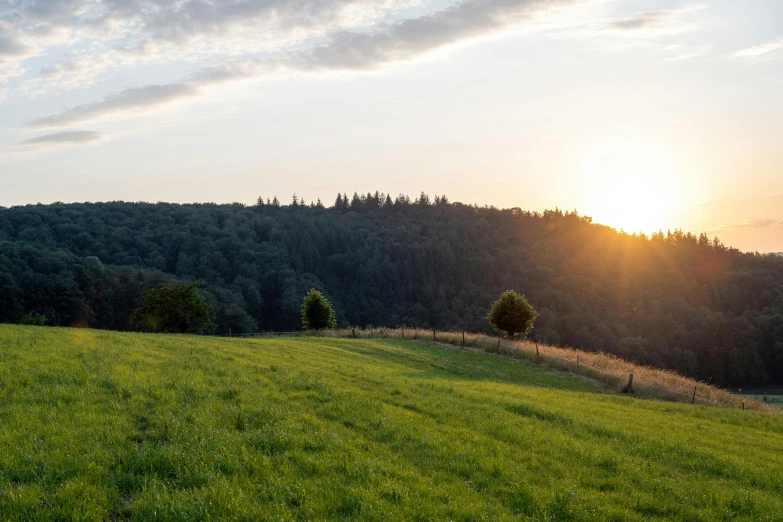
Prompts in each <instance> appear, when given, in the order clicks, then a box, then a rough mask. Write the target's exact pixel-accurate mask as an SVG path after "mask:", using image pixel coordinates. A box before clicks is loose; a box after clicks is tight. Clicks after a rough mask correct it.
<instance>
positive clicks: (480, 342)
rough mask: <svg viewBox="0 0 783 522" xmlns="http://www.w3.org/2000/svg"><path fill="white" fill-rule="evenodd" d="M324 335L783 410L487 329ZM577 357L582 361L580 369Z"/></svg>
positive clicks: (602, 356)
mask: <svg viewBox="0 0 783 522" xmlns="http://www.w3.org/2000/svg"><path fill="white" fill-rule="evenodd" d="M321 335H325V336H329V337H357V338H394V339H402V338H405V339H411V340H421V341H429V342H437V343H447V344H450V345H452V346H457V347H465V348H474V349H480V350H482V351H484V352H487V353H493V354H498V355H502V356H506V357H513V358H516V359H525V360H528V361H531V362H535V363H538V364H541V365H543V366H545V367H548V368H552V369H557V370H561V371H565V372H569V373H574V374H576V373H577V372H578V373H579V375H583V376H586V377H589V378H592V379H595V380H596V381H598V382H600V383H601V384H603V385H604V386H606V387H607V388H609V389H611V390H614V391H616V392H626V391H627V385H628V375H629V374H633V376H634V377H633V389H632V391H631V393H632V394H633V395H636V396H639V397H649V398H653V399H660V400H666V401H675V402H691V400H692V399H693V391H694V388H695V390H696V397H695V403H697V404H706V405H710V406H719V407H723V408H743V407H744V408H745V409H748V410H761V411H769V412H779V410H778V409H776V408H772V407H770V406H767V405H766V404H764V403H763V402H761V401H758V400H755V399H751V398H749V397H738V396H737V395H734V394H732V393H730V392H728V391H725V390H722V389H720V388H718V387H716V386H712V385H710V384H706V383H703V382H699V381H696V380H693V379H690V378H688V377H684V376H682V375H680V374H678V373H676V372H673V371H669V370H661V369H659V368H653V367H650V366H642V365H639V364H635V363H632V362H629V361H626V360H625V359H622V358H620V357H616V356H614V355H611V354H607V353H600V352H584V351H581V350H574V349H570V348H558V347H555V346H548V345H544V344H540V343H539V344H538V356H537V355H536V343H532V342H530V341H510V340H507V339H499V338H497V337H490V336H487V335H483V334H473V333H464V334H463V332H435V335H434V336H433V331H432V330H421V329H409V328H404V329H399V328H398V329H392V328H373V329H365V330H360V329H358V328H357V329H347V330H332V331H329V332H324V333H322V334H321ZM463 335H464V344H463ZM577 358H578V362H579V365H578V366H579V367H578V368H577ZM743 404H744V406H743Z"/></svg>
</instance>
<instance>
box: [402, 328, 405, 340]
mask: <svg viewBox="0 0 783 522" xmlns="http://www.w3.org/2000/svg"><path fill="white" fill-rule="evenodd" d="M402 338H403V339H405V327H404V326H403V327H402Z"/></svg>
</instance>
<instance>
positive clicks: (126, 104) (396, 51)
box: [26, 0, 577, 128]
mask: <svg viewBox="0 0 783 522" xmlns="http://www.w3.org/2000/svg"><path fill="white" fill-rule="evenodd" d="M576 1H577V0H466V1H464V2H462V3H460V4H456V5H453V6H451V7H447V8H446V9H444V10H442V11H437V12H435V13H430V14H426V15H423V16H421V17H418V18H410V19H406V20H402V21H399V22H395V23H391V24H387V25H385V26H382V27H380V28H378V29H376V30H375V31H369V32H350V31H340V32H338V33H336V34H334V35H332V36H331V37H330V38H329V39H328V40H327V41H326V42H325V43H323V44H321V45H318V46H315V47H313V48H311V49H309V50H304V51H299V52H293V53H288V54H284V55H282V56H280V57H275V58H271V59H267V60H260V59H254V60H246V61H228V62H225V63H223V64H221V65H218V66H214V67H210V68H205V69H202V70H200V71H197V72H195V73H193V74H192V75H191V76H189V77H188V78H186V79H185V80H183V81H181V82H178V83H172V84H166V85H147V86H143V87H134V88H130V89H126V90H123V91H121V92H119V93H116V94H112V95H109V96H107V97H105V98H104V99H103V100H101V101H98V102H94V103H88V104H83V105H77V106H74V107H69V108H67V109H65V110H64V111H62V112H60V113H59V114H54V115H51V116H46V117H43V118H39V119H37V120H34V121H31V122H28V123H27V124H26V125H27V126H28V127H31V128H50V127H66V126H70V125H76V124H81V123H84V122H87V121H92V120H96V119H103V118H106V117H108V116H115V117H117V116H119V117H121V116H124V115H132V114H135V113H138V112H139V111H140V110H144V109H150V108H153V107H159V106H162V105H166V104H170V103H173V102H176V101H178V100H182V99H184V98H191V97H194V96H196V95H197V94H199V93H200V92H202V87H205V86H207V85H213V84H216V83H223V82H229V81H236V80H241V79H246V78H252V77H256V76H259V75H262V74H265V73H269V72H270V71H277V70H280V69H287V70H292V71H304V72H308V71H323V70H367V69H373V68H376V67H379V66H382V65H385V64H387V63H390V62H395V61H400V60H409V59H413V58H416V57H418V56H420V55H422V54H424V53H427V52H430V51H433V50H436V49H439V48H441V47H443V46H446V45H450V44H455V43H458V42H462V41H465V40H468V39H472V38H477V37H481V36H485V35H489V34H492V33H494V32H497V31H500V30H503V29H506V28H508V27H511V26H515V25H519V24H520V23H523V22H524V21H529V20H531V19H532V18H533V16H534V15H535V14H537V13H539V12H541V11H545V10H548V9H550V8H552V7H556V6H560V5H567V4H571V3H574V2H576Z"/></svg>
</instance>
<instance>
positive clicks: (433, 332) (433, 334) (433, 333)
mask: <svg viewBox="0 0 783 522" xmlns="http://www.w3.org/2000/svg"><path fill="white" fill-rule="evenodd" d="M432 340H433V341H434V340H435V328H433V329H432Z"/></svg>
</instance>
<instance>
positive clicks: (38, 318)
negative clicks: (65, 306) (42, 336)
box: [19, 312, 46, 326]
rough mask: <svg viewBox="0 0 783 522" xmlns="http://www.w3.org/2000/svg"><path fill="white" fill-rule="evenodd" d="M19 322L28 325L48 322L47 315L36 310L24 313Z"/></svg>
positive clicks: (42, 324)
mask: <svg viewBox="0 0 783 522" xmlns="http://www.w3.org/2000/svg"><path fill="white" fill-rule="evenodd" d="M19 324H24V325H28V326H44V325H45V324H46V316H45V315H44V314H39V313H36V312H32V313H29V314H24V315H23V316H22V318H21V319H19Z"/></svg>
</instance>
